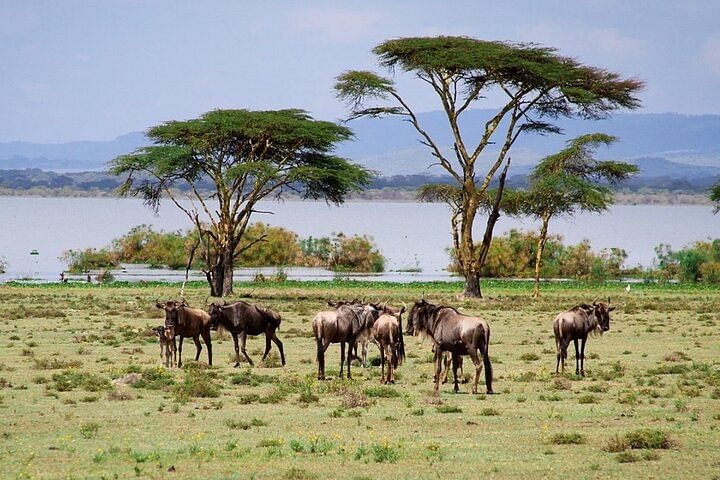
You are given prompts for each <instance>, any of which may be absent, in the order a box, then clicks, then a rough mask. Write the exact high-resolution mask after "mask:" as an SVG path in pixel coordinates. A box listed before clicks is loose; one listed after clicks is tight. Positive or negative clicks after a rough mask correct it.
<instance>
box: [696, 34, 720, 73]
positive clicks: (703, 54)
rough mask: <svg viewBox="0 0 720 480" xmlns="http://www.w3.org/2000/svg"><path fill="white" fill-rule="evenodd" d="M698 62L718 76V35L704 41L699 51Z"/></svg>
mask: <svg viewBox="0 0 720 480" xmlns="http://www.w3.org/2000/svg"><path fill="white" fill-rule="evenodd" d="M700 61H701V62H702V63H703V64H704V65H706V66H707V67H708V69H710V70H711V71H713V72H715V73H718V74H720V34H715V35H712V36H711V37H710V38H708V39H707V40H705V42H704V43H703V46H702V47H701V49H700Z"/></svg>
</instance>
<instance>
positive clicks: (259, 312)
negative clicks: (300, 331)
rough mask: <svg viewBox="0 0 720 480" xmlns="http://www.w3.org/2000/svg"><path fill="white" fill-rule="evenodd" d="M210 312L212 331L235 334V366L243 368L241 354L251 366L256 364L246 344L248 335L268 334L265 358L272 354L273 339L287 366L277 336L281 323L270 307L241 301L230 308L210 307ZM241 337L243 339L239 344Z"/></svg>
mask: <svg viewBox="0 0 720 480" xmlns="http://www.w3.org/2000/svg"><path fill="white" fill-rule="evenodd" d="M208 313H209V314H210V318H211V320H212V329H213V330H217V328H218V327H222V328H225V329H226V330H228V331H229V332H230V333H231V334H232V337H233V342H235V367H239V366H240V351H241V352H242V353H243V355H245V358H246V359H247V361H248V363H249V364H250V365H253V361H252V359H251V358H250V357H249V356H248V354H247V351H246V350H245V343H246V341H247V336H248V335H250V336H255V335H260V334H261V333H264V334H265V353H264V354H263V357H262V359H263V360H265V359H266V358H267V356H268V353H270V348H271V345H270V340H272V341H273V342H275V345H277V347H278V350H280V361H281V362H282V364H283V366H285V351H284V350H283V343H282V342H281V341H280V339H279V338H278V336H277V333H276V330H277V329H278V328H280V322H281V321H282V319H281V318H280V315H279V314H278V313H277V312H275V311H273V310H270V309H269V308H263V307H260V306H257V305H251V304H249V303H247V302H243V301H238V302H235V303H231V304H229V305H215V304H211V305H210V308H209V310H208ZM238 336H239V337H240V344H239V345H238Z"/></svg>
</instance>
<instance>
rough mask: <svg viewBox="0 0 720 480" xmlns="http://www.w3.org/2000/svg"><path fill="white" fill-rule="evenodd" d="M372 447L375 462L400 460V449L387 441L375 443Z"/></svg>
mask: <svg viewBox="0 0 720 480" xmlns="http://www.w3.org/2000/svg"><path fill="white" fill-rule="evenodd" d="M370 448H371V451H372V457H373V461H374V462H375V463H395V462H397V461H398V460H400V449H399V448H398V447H395V446H393V445H390V444H389V443H387V442H383V443H381V444H378V443H373V444H372V446H371V447H370Z"/></svg>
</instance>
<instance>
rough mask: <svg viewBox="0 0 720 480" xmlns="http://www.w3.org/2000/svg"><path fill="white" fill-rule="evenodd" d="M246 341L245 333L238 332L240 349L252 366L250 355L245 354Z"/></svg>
mask: <svg viewBox="0 0 720 480" xmlns="http://www.w3.org/2000/svg"><path fill="white" fill-rule="evenodd" d="M246 343H247V333H245V332H243V333H241V334H240V351H241V352H242V354H243V355H245V358H246V359H247V361H248V363H249V364H250V366H251V367H252V366H254V365H255V364H254V363H253V361H252V359H251V358H250V356H249V355H248V354H247V351H246V350H245V344H246Z"/></svg>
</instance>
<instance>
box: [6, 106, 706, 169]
mask: <svg viewBox="0 0 720 480" xmlns="http://www.w3.org/2000/svg"><path fill="white" fill-rule="evenodd" d="M492 113H494V111H492V110H469V111H467V112H466V114H465V115H466V117H465V120H464V125H465V127H466V128H467V129H468V132H473V131H474V133H477V134H479V132H480V131H481V130H482V127H483V125H484V123H485V121H486V120H487V119H488V118H489V117H490V115H491V114H492ZM419 117H420V121H421V122H422V124H423V125H424V127H425V128H426V129H427V130H428V131H429V132H431V134H432V135H433V136H434V138H436V140H437V142H438V143H439V145H440V146H441V147H442V148H443V149H444V150H445V151H448V152H450V149H451V146H452V136H451V133H450V131H449V130H448V129H447V126H446V121H445V118H444V113H442V112H439V111H438V112H428V113H422V114H419ZM557 123H558V125H559V126H560V127H561V128H562V129H563V131H564V134H563V135H549V136H539V135H529V136H524V137H521V138H520V139H518V141H517V142H516V144H515V146H514V147H513V150H512V151H511V157H512V160H513V167H512V168H511V175H525V174H526V173H527V170H528V169H529V166H531V165H533V164H535V163H536V162H537V161H538V160H539V159H540V158H542V157H544V156H546V155H548V154H550V153H553V152H556V151H558V150H559V149H561V148H562V147H563V145H564V143H565V142H566V141H567V140H568V139H570V138H573V137H575V136H577V135H580V134H583V133H589V132H604V133H608V134H611V135H616V136H618V137H619V138H620V141H619V142H618V143H616V144H615V145H612V146H611V147H610V148H607V149H600V151H598V156H599V157H600V158H615V159H622V160H631V161H633V162H635V163H637V164H638V165H639V166H640V168H641V170H642V172H643V173H642V175H643V176H650V177H656V178H660V177H670V178H675V179H683V178H688V179H695V178H702V177H703V176H714V175H717V170H715V169H717V168H719V167H720V115H680V114H675V113H662V114H638V113H623V114H617V115H614V116H613V117H611V118H610V119H607V120H601V121H596V122H593V121H583V120H578V119H560V120H559V121H558V122H557ZM348 125H349V126H350V127H351V128H352V129H353V131H354V132H355V140H354V141H350V142H345V143H344V144H342V145H341V146H340V147H339V148H338V153H339V154H340V155H342V156H344V157H347V158H350V159H352V160H353V161H355V162H358V163H361V164H363V165H365V166H367V167H369V168H372V169H373V170H376V171H378V172H379V173H380V174H381V175H383V176H385V177H389V176H395V175H428V174H430V175H433V174H435V175H442V174H443V173H444V171H443V170H441V169H439V168H438V167H433V168H428V165H430V164H432V163H433V159H432V157H431V156H430V154H429V152H428V150H427V149H426V148H425V147H424V146H422V145H420V143H419V142H418V140H417V135H416V134H415V132H414V130H413V129H412V127H411V126H410V125H409V124H408V123H407V122H404V121H403V120H402V119H400V118H384V119H360V120H355V121H352V122H349V124H348ZM147 144H148V140H147V138H146V137H145V135H144V134H143V133H140V132H133V133H129V134H127V135H122V136H120V137H118V138H116V139H114V140H110V141H106V142H91V141H84V142H69V143H62V144H34V143H28V142H9V143H0V169H26V168H41V169H44V170H54V171H68V170H75V171H78V170H103V169H105V168H106V166H107V162H108V161H109V160H111V159H113V158H115V157H116V156H118V155H121V154H124V153H129V152H132V151H133V150H135V149H137V148H138V147H141V146H143V145H147ZM495 154H496V149H495V148H493V147H492V146H491V147H488V149H487V151H486V152H485V154H484V157H483V158H484V159H485V160H486V161H489V159H490V158H493V157H494V155H495ZM481 160H482V159H481ZM706 167H708V168H709V169H707V168H706Z"/></svg>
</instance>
